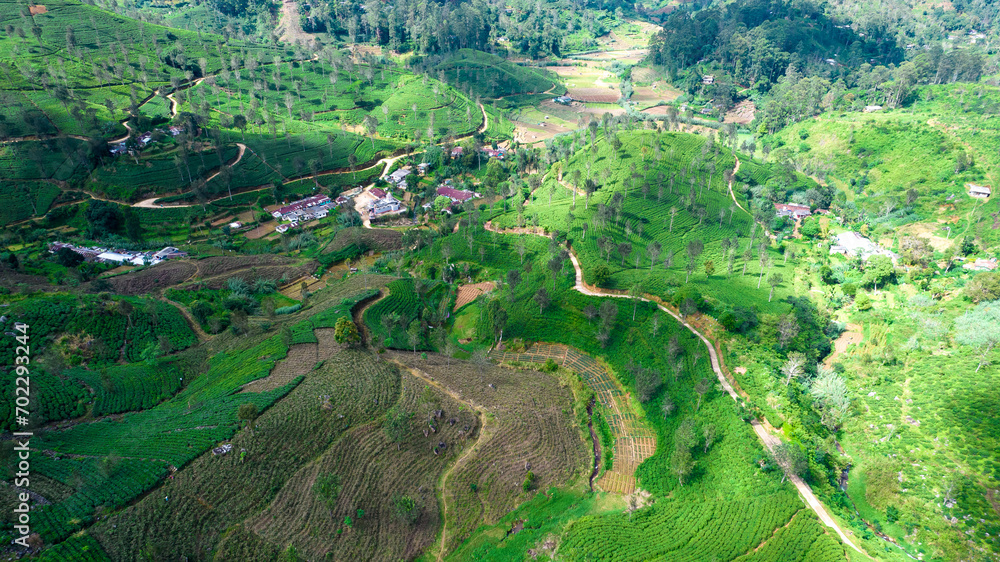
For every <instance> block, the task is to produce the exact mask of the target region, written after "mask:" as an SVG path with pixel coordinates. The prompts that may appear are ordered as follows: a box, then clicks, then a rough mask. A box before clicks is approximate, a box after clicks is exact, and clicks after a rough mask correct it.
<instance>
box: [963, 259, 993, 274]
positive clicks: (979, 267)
mask: <svg viewBox="0 0 1000 562" xmlns="http://www.w3.org/2000/svg"><path fill="white" fill-rule="evenodd" d="M962 267H963V268H964V269H968V270H971V271H993V270H994V269H996V268H997V259H996V258H990V259H986V258H976V259H975V261H972V262H969V263H963V264H962Z"/></svg>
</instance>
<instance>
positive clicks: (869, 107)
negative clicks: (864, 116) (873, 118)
mask: <svg viewBox="0 0 1000 562" xmlns="http://www.w3.org/2000/svg"><path fill="white" fill-rule="evenodd" d="M876 111H882V106H881V105H866V106H865V113H875V112H876Z"/></svg>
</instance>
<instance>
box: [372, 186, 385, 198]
mask: <svg viewBox="0 0 1000 562" xmlns="http://www.w3.org/2000/svg"><path fill="white" fill-rule="evenodd" d="M368 193H371V194H372V196H374V197H375V199H381V198H383V197H385V194H386V191H385V190H384V189H380V188H378V187H373V188H371V191H369V192H368Z"/></svg>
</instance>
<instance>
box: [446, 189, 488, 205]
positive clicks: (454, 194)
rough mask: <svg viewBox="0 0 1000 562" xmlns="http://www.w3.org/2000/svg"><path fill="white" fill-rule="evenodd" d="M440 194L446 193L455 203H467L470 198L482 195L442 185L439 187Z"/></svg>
mask: <svg viewBox="0 0 1000 562" xmlns="http://www.w3.org/2000/svg"><path fill="white" fill-rule="evenodd" d="M437 194H438V195H444V196H445V197H447V198H448V199H451V201H452V202H453V203H465V202H466V201H468V200H469V199H473V198H476V197H480V195H479V194H478V193H473V192H471V191H467V190H464V189H455V188H453V187H448V186H441V187H439V188H438V189H437Z"/></svg>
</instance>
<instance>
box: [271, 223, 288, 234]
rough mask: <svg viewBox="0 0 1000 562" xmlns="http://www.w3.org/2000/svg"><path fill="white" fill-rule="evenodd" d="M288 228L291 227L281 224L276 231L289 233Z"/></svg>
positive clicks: (275, 228)
mask: <svg viewBox="0 0 1000 562" xmlns="http://www.w3.org/2000/svg"><path fill="white" fill-rule="evenodd" d="M288 228H289V225H287V224H279V225H278V226H276V227H274V230H276V231H278V232H279V233H283V232H287V231H288Z"/></svg>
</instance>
